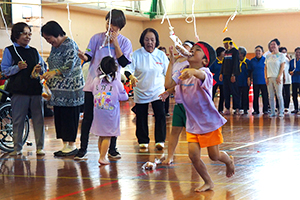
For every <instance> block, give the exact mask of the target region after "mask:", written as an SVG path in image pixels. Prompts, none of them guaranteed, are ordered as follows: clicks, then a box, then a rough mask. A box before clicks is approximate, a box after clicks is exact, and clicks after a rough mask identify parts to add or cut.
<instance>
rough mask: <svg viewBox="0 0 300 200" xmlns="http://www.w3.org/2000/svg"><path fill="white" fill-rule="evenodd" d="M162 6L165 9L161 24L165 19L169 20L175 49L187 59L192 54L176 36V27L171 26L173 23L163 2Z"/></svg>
mask: <svg viewBox="0 0 300 200" xmlns="http://www.w3.org/2000/svg"><path fill="white" fill-rule="evenodd" d="M161 4H162V6H163V9H164V13H165V14H164V16H163V18H162V21H161V24H163V23H164V20H165V18H166V19H167V21H168V23H169V29H170V38H171V39H172V40H173V42H174V46H175V49H176V51H177V52H178V53H179V54H180V55H182V56H185V57H188V56H191V53H190V52H189V51H188V50H187V49H186V48H184V46H183V45H182V42H181V40H180V39H179V38H178V37H177V36H176V35H175V33H174V27H173V26H172V25H171V22H170V20H169V17H168V15H167V11H166V9H165V5H164V3H163V2H161Z"/></svg>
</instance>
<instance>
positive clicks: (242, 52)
mask: <svg viewBox="0 0 300 200" xmlns="http://www.w3.org/2000/svg"><path fill="white" fill-rule="evenodd" d="M246 55H247V50H246V48H245V47H239V57H240V65H239V67H240V75H239V76H238V77H237V82H238V87H239V93H240V111H242V110H244V114H248V109H249V85H248V66H249V64H250V60H249V59H247V58H246Z"/></svg>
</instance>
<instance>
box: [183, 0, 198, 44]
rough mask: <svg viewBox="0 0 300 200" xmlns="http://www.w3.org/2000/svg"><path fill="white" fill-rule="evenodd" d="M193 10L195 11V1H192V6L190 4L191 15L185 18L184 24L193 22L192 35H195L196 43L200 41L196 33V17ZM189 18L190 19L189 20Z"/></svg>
mask: <svg viewBox="0 0 300 200" xmlns="http://www.w3.org/2000/svg"><path fill="white" fill-rule="evenodd" d="M194 10H195V0H193V4H192V15H189V16H187V17H186V18H185V21H186V23H188V24H190V23H192V22H194V33H195V38H196V39H197V41H200V39H199V36H198V33H197V26H196V17H195V14H194ZM189 18H191V20H189Z"/></svg>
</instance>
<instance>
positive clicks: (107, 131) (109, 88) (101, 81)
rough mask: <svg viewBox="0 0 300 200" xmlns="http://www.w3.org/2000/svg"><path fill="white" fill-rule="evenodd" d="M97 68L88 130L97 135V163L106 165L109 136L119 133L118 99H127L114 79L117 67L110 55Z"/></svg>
mask: <svg viewBox="0 0 300 200" xmlns="http://www.w3.org/2000/svg"><path fill="white" fill-rule="evenodd" d="M98 70H99V72H100V74H101V75H100V76H99V77H96V78H94V80H93V84H91V88H90V89H91V91H92V93H93V96H94V119H93V123H92V127H91V130H90V132H91V133H94V134H95V135H97V136H99V140H98V149H99V153H100V158H99V161H98V162H99V164H101V165H107V164H109V160H107V158H106V154H107V150H108V147H109V144H110V138H111V137H112V136H119V135H120V103H119V101H126V100H128V95H127V93H126V91H125V89H124V87H123V84H122V83H121V81H120V80H118V79H115V76H116V72H117V70H118V67H117V66H116V63H115V60H114V59H113V58H112V57H110V56H106V57H104V58H103V59H102V60H101V63H100V66H99V68H98Z"/></svg>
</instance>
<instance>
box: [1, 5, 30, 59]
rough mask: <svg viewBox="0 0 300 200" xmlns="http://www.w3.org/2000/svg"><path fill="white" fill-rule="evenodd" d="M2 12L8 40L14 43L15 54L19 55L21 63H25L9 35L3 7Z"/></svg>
mask: <svg viewBox="0 0 300 200" xmlns="http://www.w3.org/2000/svg"><path fill="white" fill-rule="evenodd" d="M0 11H1V17H2V20H3V23H4V25H5V30H6V34H7V35H8V39H9V41H10V42H11V43H12V45H13V47H14V50H15V52H16V54H17V56H18V57H19V58H20V59H21V61H23V62H24V60H23V58H22V57H21V56H20V54H19V53H18V51H17V49H16V46H15V44H14V43H13V41H12V40H11V39H10V35H9V32H8V28H7V24H6V21H5V18H4V15H3V10H2V7H1V6H0Z"/></svg>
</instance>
